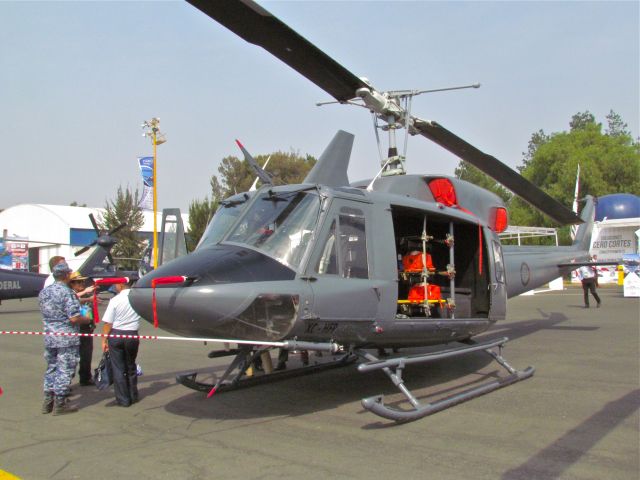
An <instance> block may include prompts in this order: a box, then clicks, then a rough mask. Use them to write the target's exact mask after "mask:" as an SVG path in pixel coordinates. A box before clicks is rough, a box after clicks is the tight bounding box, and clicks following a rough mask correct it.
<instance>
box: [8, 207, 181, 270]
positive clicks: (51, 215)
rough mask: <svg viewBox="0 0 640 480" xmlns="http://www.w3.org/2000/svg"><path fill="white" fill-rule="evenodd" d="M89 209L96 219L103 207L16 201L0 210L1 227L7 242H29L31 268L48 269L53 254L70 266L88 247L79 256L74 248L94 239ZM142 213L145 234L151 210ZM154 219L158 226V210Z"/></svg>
mask: <svg viewBox="0 0 640 480" xmlns="http://www.w3.org/2000/svg"><path fill="white" fill-rule="evenodd" d="M90 213H93V215H94V216H95V218H96V220H97V221H98V223H99V222H100V220H101V218H102V215H103V213H104V209H103V208H87V207H71V206H65V205H43V204H33V203H28V204H21V205H15V206H13V207H9V208H7V209H5V210H3V211H2V212H0V230H1V231H2V233H3V236H5V237H6V240H7V243H10V242H26V243H27V244H28V248H29V264H30V270H32V271H39V272H41V273H49V266H48V261H49V259H50V258H51V257H53V256H55V255H61V256H63V257H65V258H66V259H67V262H68V263H69V265H70V266H71V268H77V267H79V266H80V265H81V264H82V262H83V261H84V259H86V257H87V256H88V255H89V254H90V253H91V250H90V251H88V252H86V253H85V254H83V255H81V256H79V257H75V256H74V252H75V251H76V250H78V248H79V247H82V246H84V245H86V244H88V243H90V242H91V241H92V240H93V239H95V231H94V229H93V226H92V225H91V220H90V219H89V214H90ZM143 214H144V225H143V226H142V228H141V229H140V232H141V233H142V234H145V236H148V235H151V234H152V232H153V212H152V211H148V210H143ZM182 221H183V222H184V225H185V228H187V226H188V222H189V219H188V215H187V214H182ZM157 222H158V230H160V229H161V227H162V213H161V212H158V217H157ZM5 234H6V235H5ZM34 267H36V268H34Z"/></svg>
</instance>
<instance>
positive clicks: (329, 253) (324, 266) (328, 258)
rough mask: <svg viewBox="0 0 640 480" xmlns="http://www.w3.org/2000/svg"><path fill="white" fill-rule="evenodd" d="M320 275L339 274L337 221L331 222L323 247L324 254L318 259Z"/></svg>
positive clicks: (317, 267) (317, 271)
mask: <svg viewBox="0 0 640 480" xmlns="http://www.w3.org/2000/svg"><path fill="white" fill-rule="evenodd" d="M315 271H316V273H318V274H320V275H337V274H338V256H337V254H336V221H335V220H333V221H332V222H331V228H329V235H328V236H327V240H326V242H325V243H324V247H323V248H322V255H321V256H320V258H319V259H318V264H317V265H316V269H315Z"/></svg>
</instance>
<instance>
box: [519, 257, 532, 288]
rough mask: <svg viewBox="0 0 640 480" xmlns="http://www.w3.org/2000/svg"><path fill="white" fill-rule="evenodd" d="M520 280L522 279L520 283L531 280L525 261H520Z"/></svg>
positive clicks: (524, 283) (526, 282) (523, 283)
mask: <svg viewBox="0 0 640 480" xmlns="http://www.w3.org/2000/svg"><path fill="white" fill-rule="evenodd" d="M520 280H521V281H522V285H526V284H528V283H529V280H531V270H529V265H527V263H526V262H522V265H520Z"/></svg>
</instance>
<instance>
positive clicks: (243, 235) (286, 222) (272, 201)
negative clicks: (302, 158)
mask: <svg viewBox="0 0 640 480" xmlns="http://www.w3.org/2000/svg"><path fill="white" fill-rule="evenodd" d="M319 215H320V197H319V196H318V195H317V194H316V193H315V192H309V191H305V192H300V191H297V192H273V191H271V190H270V191H268V192H264V193H261V194H259V196H258V198H256V200H255V202H253V203H252V204H251V207H249V209H248V210H246V211H245V212H243V215H242V218H241V219H240V221H239V223H238V224H237V225H236V227H235V228H234V229H233V230H232V231H231V232H230V233H229V235H228V236H227V237H226V238H225V241H227V242H233V243H240V244H245V245H248V246H250V247H252V248H255V249H257V250H260V251H262V252H264V253H266V254H267V255H269V256H271V257H273V258H275V259H277V260H278V261H280V262H282V263H284V264H285V265H287V266H289V267H291V268H294V269H298V268H299V266H300V262H301V261H302V257H303V256H304V252H305V251H306V249H307V246H308V245H309V243H310V241H311V236H312V232H313V231H314V229H315V227H316V223H317V221H318V217H319Z"/></svg>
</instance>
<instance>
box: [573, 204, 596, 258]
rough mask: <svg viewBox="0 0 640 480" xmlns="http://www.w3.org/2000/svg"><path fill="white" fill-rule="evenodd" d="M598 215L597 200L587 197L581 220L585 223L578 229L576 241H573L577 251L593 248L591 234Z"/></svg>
mask: <svg viewBox="0 0 640 480" xmlns="http://www.w3.org/2000/svg"><path fill="white" fill-rule="evenodd" d="M595 213H596V199H595V198H594V197H592V196H591V195H587V196H586V197H585V205H584V208H583V209H582V212H581V213H580V218H581V219H582V220H583V221H584V223H583V224H582V225H580V226H579V227H578V231H577V232H576V236H575V239H574V240H573V245H572V246H573V247H574V248H575V249H577V250H585V251H587V252H588V251H589V247H590V246H591V233H592V232H593V224H594V222H595Z"/></svg>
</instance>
